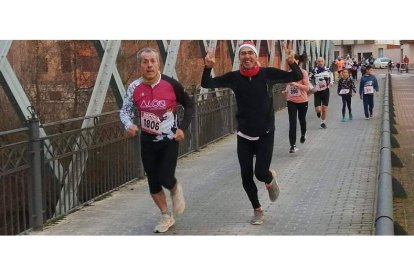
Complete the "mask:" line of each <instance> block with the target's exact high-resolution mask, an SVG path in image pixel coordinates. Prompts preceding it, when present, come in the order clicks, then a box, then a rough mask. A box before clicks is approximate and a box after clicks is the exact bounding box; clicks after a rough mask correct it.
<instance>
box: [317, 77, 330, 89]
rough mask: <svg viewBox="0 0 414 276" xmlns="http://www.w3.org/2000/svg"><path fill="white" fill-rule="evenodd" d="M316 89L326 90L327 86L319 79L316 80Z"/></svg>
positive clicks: (323, 80)
mask: <svg viewBox="0 0 414 276" xmlns="http://www.w3.org/2000/svg"><path fill="white" fill-rule="evenodd" d="M318 87H319V91H321V90H325V89H326V88H328V84H327V83H326V80H325V79H319V80H318Z"/></svg>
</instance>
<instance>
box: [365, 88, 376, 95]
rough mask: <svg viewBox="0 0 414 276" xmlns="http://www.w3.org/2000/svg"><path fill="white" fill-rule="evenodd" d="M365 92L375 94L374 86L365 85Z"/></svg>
mask: <svg viewBox="0 0 414 276" xmlns="http://www.w3.org/2000/svg"><path fill="white" fill-rule="evenodd" d="M364 94H374V87H372V86H364Z"/></svg>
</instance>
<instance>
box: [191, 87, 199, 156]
mask: <svg viewBox="0 0 414 276" xmlns="http://www.w3.org/2000/svg"><path fill="white" fill-rule="evenodd" d="M198 94H199V93H198V91H197V89H196V90H195V91H194V95H193V102H194V151H199V150H200V124H199V122H200V121H199V116H200V114H199V113H200V111H199V108H198Z"/></svg>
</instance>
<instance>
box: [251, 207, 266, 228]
mask: <svg viewBox="0 0 414 276" xmlns="http://www.w3.org/2000/svg"><path fill="white" fill-rule="evenodd" d="M263 221H264V214H263V210H254V213H253V217H252V219H251V220H250V224H252V225H261V224H263Z"/></svg>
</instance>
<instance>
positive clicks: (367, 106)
mask: <svg viewBox="0 0 414 276" xmlns="http://www.w3.org/2000/svg"><path fill="white" fill-rule="evenodd" d="M362 101H363V102H364V113H365V118H369V116H370V115H371V116H372V110H373V109H374V94H364V95H363V96H362ZM368 111H369V112H368Z"/></svg>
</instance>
